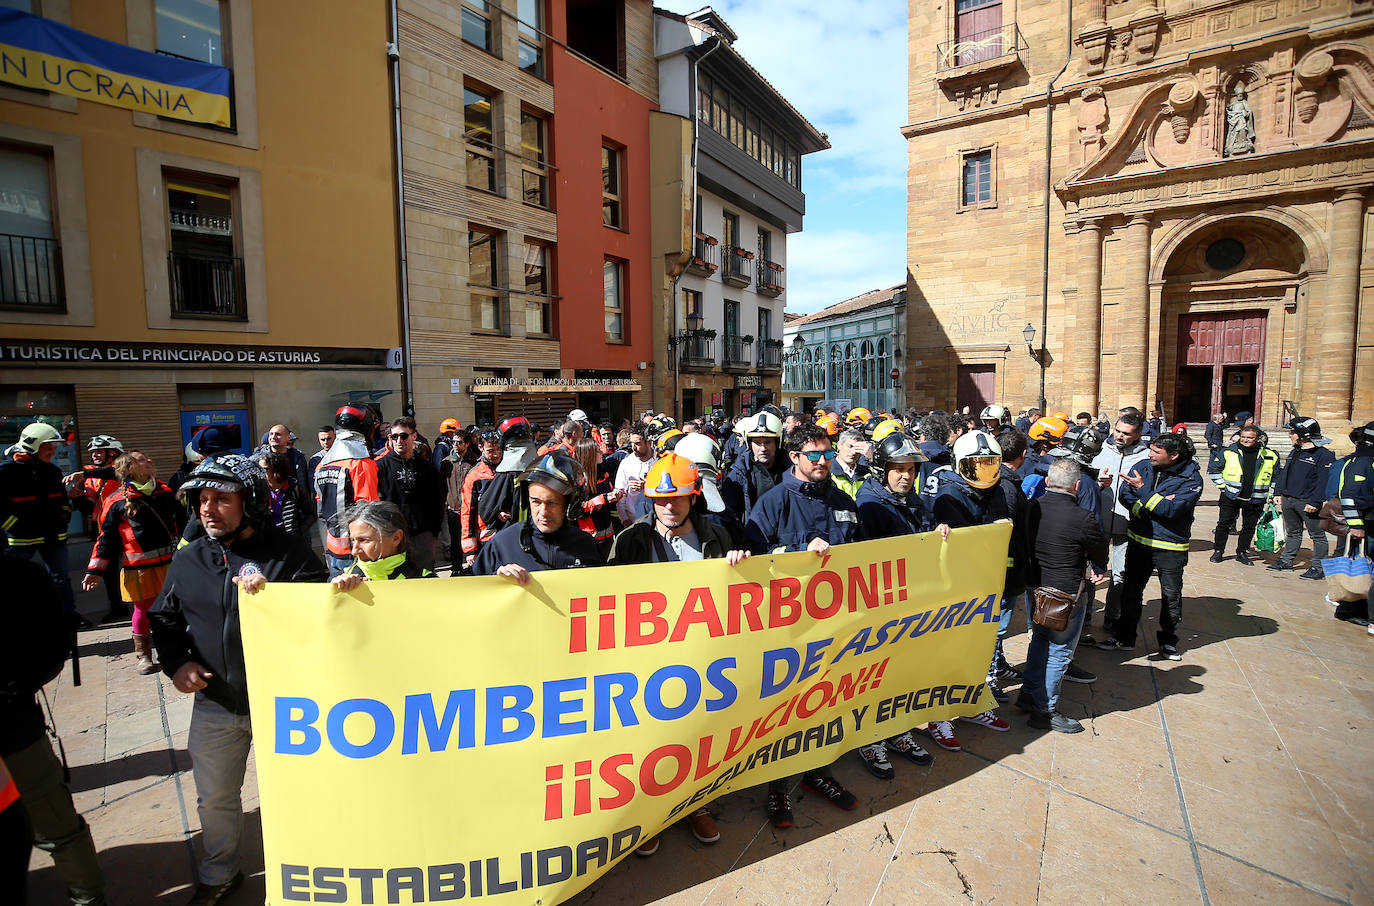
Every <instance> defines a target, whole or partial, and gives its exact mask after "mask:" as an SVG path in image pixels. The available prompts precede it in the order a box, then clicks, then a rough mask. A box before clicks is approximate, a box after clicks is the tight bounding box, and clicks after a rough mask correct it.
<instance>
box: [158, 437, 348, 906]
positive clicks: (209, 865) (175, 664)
mask: <svg viewBox="0 0 1374 906" xmlns="http://www.w3.org/2000/svg"><path fill="white" fill-rule="evenodd" d="M181 492H182V493H183V494H189V495H190V497H191V498H192V500H193V502H194V505H195V509H196V511H197V512H198V513H199V515H200V522H201V525H203V526H204V527H205V534H204V535H201V536H199V537H197V538H196V539H195V540H193V541H191V542H190V543H189V544H187V545H186V546H184V547H182V548H181V549H180V550H178V551H177V552H176V556H174V557H173V558H172V564H171V566H170V568H169V569H168V570H167V581H166V582H165V584H164V585H163V588H162V593H161V595H159V597H158V599H157V602H156V603H155V604H154V605H153V608H152V611H151V612H150V614H149V618H150V619H151V621H152V630H153V643H154V645H156V647H157V654H158V660H159V661H160V662H161V663H162V669H163V672H165V673H166V674H167V675H168V676H170V677H171V678H172V685H174V686H176V688H177V691H178V692H184V693H186V694H192V693H194V694H195V696H196V700H195V705H194V708H193V710H192V712H191V732H190V736H189V738H188V740H187V745H186V747H187V749H188V751H189V752H190V754H191V771H192V774H193V775H194V777H195V781H196V797H197V799H196V804H197V809H198V811H199V812H200V825H201V841H202V844H203V845H204V848H205V857H204V859H202V860H201V863H200V883H199V884H198V885H197V887H196V890H195V893H194V894H193V895H192V897H191V899H190V900H189V901H188V902H189V906H213V904H215V903H218V902H220V901H221V900H223V899H224V898H225V897H226V896H228V895H229V894H230V893H231V892H233V890H234V889H235V888H237V887H238V886H239V885H240V884H241V883H243V873H242V872H241V871H240V870H239V844H240V841H241V838H242V836H243V803H242V799H241V794H242V789H243V777H244V769H245V767H246V765H247V761H248V750H249V748H250V747H251V746H252V744H253V731H252V726H251V724H250V723H249V719H248V683H247V679H246V668H245V666H244V656H243V645H242V636H241V633H240V630H239V600H238V592H239V590H240V589H242V590H244V591H247V592H249V593H250V594H252V593H254V592H256V591H257V590H258V589H259V588H260V587H261V586H262V585H263V583H264V582H265V581H266V580H268V579H271V580H273V581H280V582H322V581H323V580H324V579H325V578H326V575H327V573H326V571H325V568H324V564H323V563H321V562H320V560H319V558H317V557H316V556H315V554H314V552H313V551H312V550H311V549H310V543H309V542H308V541H307V540H305V539H304V538H303V537H288V536H286V535H284V534H283V533H282V532H281V531H280V530H278V529H277V528H275V527H274V526H273V525H272V522H271V518H270V512H269V503H268V488H267V476H266V475H265V474H264V473H263V471H262V469H261V468H260V467H258V466H257V465H255V464H254V463H252V462H250V461H249V460H248V459H247V458H246V457H243V456H239V455H238V454H228V455H225V456H220V457H217V458H215V459H211V460H206V461H205V462H203V463H201V464H200V465H199V466H198V467H197V468H196V470H195V471H194V472H192V473H191V477H190V478H189V479H188V480H187V481H186V483H185V484H183V485H182V486H181ZM231 580H232V582H231ZM236 585H237V586H238V588H235V586H236Z"/></svg>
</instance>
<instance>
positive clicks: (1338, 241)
mask: <svg viewBox="0 0 1374 906" xmlns="http://www.w3.org/2000/svg"><path fill="white" fill-rule="evenodd" d="M1364 193H1365V189H1363V188H1358V189H1348V190H1346V191H1343V192H1341V193H1340V194H1339V195H1337V196H1336V199H1335V201H1333V202H1332V203H1331V258H1330V262H1329V264H1328V266H1327V271H1326V303H1325V305H1323V306H1322V312H1321V323H1322V333H1321V341H1320V345H1319V347H1318V350H1317V351H1318V356H1319V358H1318V359H1317V361H1316V362H1314V363H1312V367H1311V371H1310V372H1309V371H1307V368H1304V372H1305V373H1304V378H1306V377H1307V376H1308V374H1311V376H1312V378H1313V379H1314V380H1315V381H1316V384H1317V417H1318V418H1334V419H1338V420H1342V419H1348V418H1350V417H1351V414H1350V406H1351V396H1352V393H1353V391H1354V377H1355V333H1356V318H1357V317H1358V314H1359V304H1360V249H1361V247H1362V246H1363V244H1364V241H1363V240H1364V236H1363V232H1364V230H1363V227H1364V205H1365V199H1364ZM1302 364H1303V365H1304V366H1306V365H1307V364H1308V363H1306V362H1304V363H1302ZM1304 383H1306V381H1305V380H1304Z"/></svg>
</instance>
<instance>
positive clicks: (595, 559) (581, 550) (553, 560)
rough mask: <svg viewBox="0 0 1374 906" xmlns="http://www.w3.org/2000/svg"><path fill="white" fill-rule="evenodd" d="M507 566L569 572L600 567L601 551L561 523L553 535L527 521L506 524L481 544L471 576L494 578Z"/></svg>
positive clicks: (592, 542) (580, 532)
mask: <svg viewBox="0 0 1374 906" xmlns="http://www.w3.org/2000/svg"><path fill="white" fill-rule="evenodd" d="M507 563H515V564H517V565H519V566H523V567H525V569H527V570H529V571H530V572H537V571H538V570H541V569H570V568H572V567H577V566H600V565H601V550H600V548H598V547H597V544H596V540H595V539H594V538H592V536H591V535H588V534H587V533H586V532H584V531H582V530H581V529H579V528H577V527H576V526H573V525H569V524H568V523H564V524H563V527H562V528H560V529H559V530H558V531H556V532H550V533H549V534H547V535H546V534H544V533H543V532H541V531H539V530H538V529H536V528H535V527H534V523H533V522H531V521H530V520H528V519H527V520H525V521H524V522H517V523H515V524H514V525H508V526H506V527H505V528H503V529H501V531H499V532H497V533H496V534H495V535H493V536H492V538H491V540H490V541H488V542H487V543H486V544H484V545H482V549H481V550H480V551H478V553H477V559H476V560H474V561H472V574H473V575H474V576H494V575H496V571H497V570H498V569H500V568H501V567H503V566H505V565H506V564H507Z"/></svg>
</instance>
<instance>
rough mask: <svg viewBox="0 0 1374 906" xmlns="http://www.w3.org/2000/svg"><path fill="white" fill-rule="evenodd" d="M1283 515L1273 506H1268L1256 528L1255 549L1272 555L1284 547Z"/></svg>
mask: <svg viewBox="0 0 1374 906" xmlns="http://www.w3.org/2000/svg"><path fill="white" fill-rule="evenodd" d="M1285 534H1286V532H1285V531H1284V529H1283V515H1282V514H1281V513H1280V512H1279V511H1278V509H1277V508H1276V507H1275V506H1274V505H1273V504H1272V503H1270V504H1266V505H1265V507H1264V515H1262V516H1260V521H1259V525H1257V526H1256V527H1255V547H1257V548H1259V549H1260V550H1262V551H1270V552H1271V553H1272V552H1274V551H1277V550H1278V549H1279V548H1281V547H1283V541H1284V536H1285Z"/></svg>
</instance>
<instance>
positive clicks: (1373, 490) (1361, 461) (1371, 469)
mask: <svg viewBox="0 0 1374 906" xmlns="http://www.w3.org/2000/svg"><path fill="white" fill-rule="evenodd" d="M1331 471H1332V473H1333V474H1334V475H1335V476H1336V496H1337V497H1338V498H1340V501H1341V513H1342V514H1343V515H1344V516H1345V521H1346V523H1348V524H1349V525H1350V527H1351V528H1357V529H1366V530H1367V529H1368V528H1369V526H1368V525H1366V522H1367V521H1370V520H1371V519H1374V449H1370V447H1368V446H1366V445H1365V444H1357V445H1356V446H1355V452H1354V453H1352V454H1350V455H1349V456H1347V457H1345V458H1344V459H1342V460H1341V461H1340V462H1338V463H1336V464H1335V465H1334V466H1332V467H1331ZM1351 543H1352V544H1353V543H1354V542H1351Z"/></svg>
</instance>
